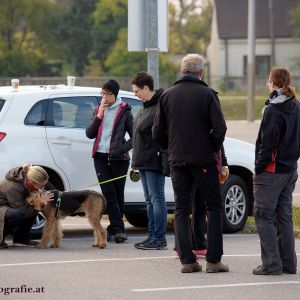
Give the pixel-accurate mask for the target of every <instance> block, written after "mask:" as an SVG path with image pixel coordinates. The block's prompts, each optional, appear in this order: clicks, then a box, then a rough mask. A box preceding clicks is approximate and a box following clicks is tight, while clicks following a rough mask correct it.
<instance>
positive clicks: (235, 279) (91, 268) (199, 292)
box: [0, 217, 300, 300]
mask: <svg viewBox="0 0 300 300" xmlns="http://www.w3.org/2000/svg"><path fill="white" fill-rule="evenodd" d="M63 224H64V225H63V229H64V239H63V241H62V244H61V248H59V249H50V248H47V249H44V250H39V249H35V248H20V247H10V248H9V249H7V250H1V255H0V274H1V275H0V299H72V300H74V299H75V300H76V299H78V300H79V299H128V300H129V299H130V300H131V299H172V300H175V299H235V300H237V299H256V300H257V299H285V300H288V299H296V298H297V295H299V294H300V274H296V275H286V274H283V275H280V276H254V275H252V269H253V268H255V267H257V266H258V265H259V264H260V254H259V253H260V246H259V238H258V236H257V235H242V234H228V235H224V256H223V261H224V262H226V263H228V264H229V265H230V272H229V273H223V274H221V273H220V274H207V273H205V271H204V272H201V273H192V274H182V273H180V266H181V265H180V262H179V260H178V259H176V258H175V255H174V251H173V250H172V248H173V245H174V233H173V231H172V229H170V230H169V231H168V235H167V241H168V248H169V249H168V250H163V251H158V250H154V251H153V250H152V251H144V250H137V249H135V248H134V246H133V244H134V243H135V242H137V241H140V240H141V239H143V238H145V237H146V231H145V230H144V229H141V228H138V229H137V228H133V227H131V226H130V225H129V224H127V225H126V227H127V232H128V241H127V242H126V243H124V244H116V243H109V244H108V246H107V248H106V249H103V250H102V249H98V248H92V247H91V244H92V241H93V236H92V231H91V229H90V227H89V225H88V223H87V220H86V218H80V217H70V218H67V219H66V220H65V221H64V223H63ZM8 243H9V244H11V241H9V240H8ZM296 247H297V253H298V255H299V254H300V241H299V240H297V241H296ZM199 262H200V263H201V264H202V266H203V269H204V270H205V261H204V260H200V261H199ZM8 288H9V290H8ZM12 288H13V290H12ZM30 288H32V291H34V293H33V292H32V291H31V293H29V289H30ZM5 289H6V290H5ZM17 290H18V291H19V292H18V293H17V292H16V291H17ZM5 291H8V293H10V295H4V292H5ZM6 297H7V298H6Z"/></svg>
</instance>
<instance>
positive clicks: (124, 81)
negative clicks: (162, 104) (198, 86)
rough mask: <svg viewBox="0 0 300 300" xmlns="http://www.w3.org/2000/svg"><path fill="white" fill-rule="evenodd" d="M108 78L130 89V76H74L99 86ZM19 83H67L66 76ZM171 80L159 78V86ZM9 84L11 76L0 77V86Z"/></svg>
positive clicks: (80, 83) (84, 83)
mask: <svg viewBox="0 0 300 300" xmlns="http://www.w3.org/2000/svg"><path fill="white" fill-rule="evenodd" d="M109 79H114V80H116V81H118V82H119V84H120V87H121V89H122V90H126V91H131V89H132V88H131V77H115V76H105V77H76V82H75V85H78V86H90V87H101V86H102V85H103V84H104V83H105V82H106V81H108V80H109ZM19 80H20V85H56V84H67V77H19ZM172 83H173V82H169V80H167V79H164V78H161V79H160V86H161V87H162V88H164V89H166V88H168V87H169V86H170V85H172ZM7 85H11V78H0V86H7Z"/></svg>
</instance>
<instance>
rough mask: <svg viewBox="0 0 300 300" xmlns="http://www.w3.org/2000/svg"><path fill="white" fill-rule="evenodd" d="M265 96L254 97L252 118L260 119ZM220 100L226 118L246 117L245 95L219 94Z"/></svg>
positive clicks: (240, 118) (238, 118)
mask: <svg viewBox="0 0 300 300" xmlns="http://www.w3.org/2000/svg"><path fill="white" fill-rule="evenodd" d="M266 99H267V97H266V96H256V97H255V113H254V118H255V119H258V120H260V119H261V117H262V109H263V107H264V105H265V101H266ZM220 101H221V106H222V110H223V113H224V117H225V119H226V120H245V119H246V118H247V97H246V96H245V95H236V96H230V95H226V94H224V95H220Z"/></svg>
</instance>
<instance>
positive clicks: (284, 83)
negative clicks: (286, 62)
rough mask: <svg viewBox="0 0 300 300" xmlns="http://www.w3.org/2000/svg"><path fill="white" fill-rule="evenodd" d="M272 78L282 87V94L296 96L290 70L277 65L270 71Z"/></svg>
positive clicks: (276, 84)
mask: <svg viewBox="0 0 300 300" xmlns="http://www.w3.org/2000/svg"><path fill="white" fill-rule="evenodd" d="M270 80H271V81H272V82H273V84H274V85H275V86H277V87H279V88H281V89H282V94H283V95H286V96H288V97H296V92H295V88H294V87H292V86H291V85H290V84H291V74H290V72H289V71H288V70H287V69H285V68H281V67H275V68H273V69H272V70H271V72H270Z"/></svg>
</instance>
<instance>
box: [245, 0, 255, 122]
mask: <svg viewBox="0 0 300 300" xmlns="http://www.w3.org/2000/svg"><path fill="white" fill-rule="evenodd" d="M255 1H256V0H248V69H247V71H248V100H247V120H248V121H249V122H253V121H254V108H255V104H254V99H255Z"/></svg>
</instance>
